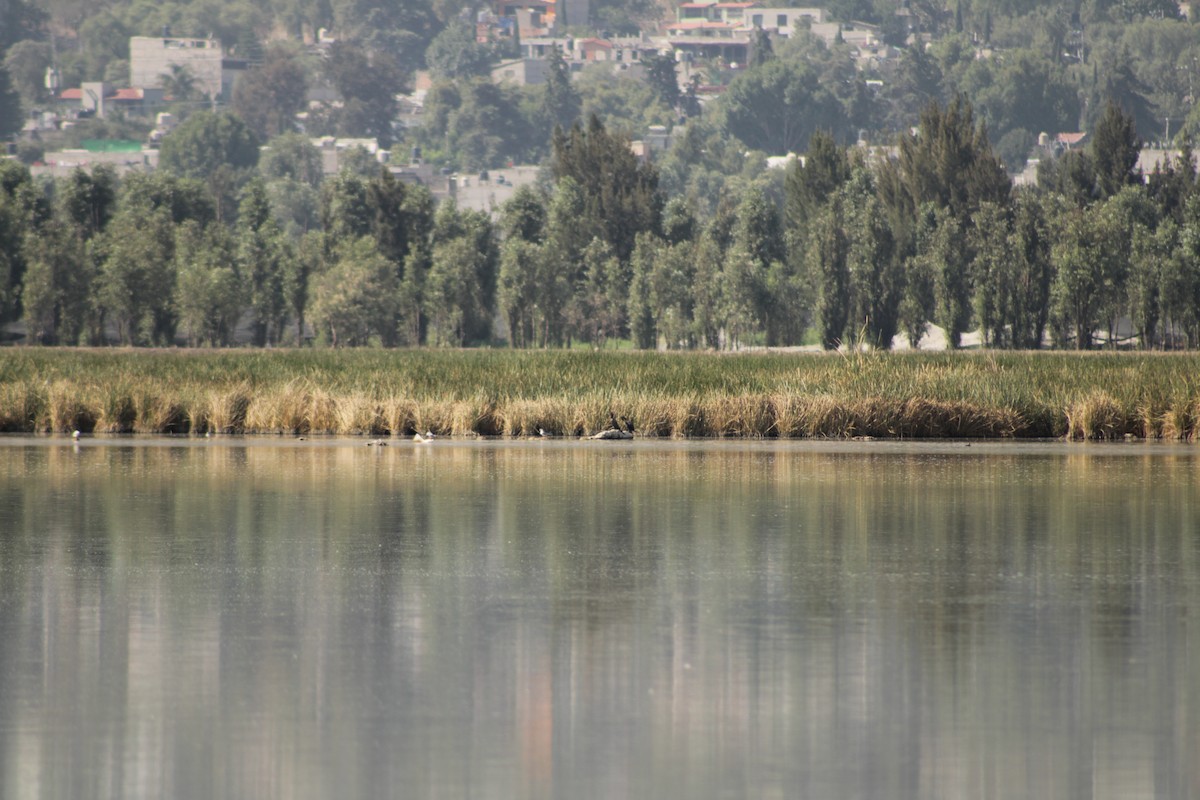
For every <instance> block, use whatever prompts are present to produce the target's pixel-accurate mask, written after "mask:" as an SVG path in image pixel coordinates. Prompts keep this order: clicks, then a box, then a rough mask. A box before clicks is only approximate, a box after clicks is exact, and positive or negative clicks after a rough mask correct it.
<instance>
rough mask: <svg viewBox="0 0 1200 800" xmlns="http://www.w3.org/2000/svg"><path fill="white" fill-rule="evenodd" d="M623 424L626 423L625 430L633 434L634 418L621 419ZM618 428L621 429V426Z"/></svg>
mask: <svg viewBox="0 0 1200 800" xmlns="http://www.w3.org/2000/svg"><path fill="white" fill-rule="evenodd" d="M621 422H623V423H625V426H624V430H626V431H628V432H629V433H633V418H632V417H621ZM618 428H620V426H618Z"/></svg>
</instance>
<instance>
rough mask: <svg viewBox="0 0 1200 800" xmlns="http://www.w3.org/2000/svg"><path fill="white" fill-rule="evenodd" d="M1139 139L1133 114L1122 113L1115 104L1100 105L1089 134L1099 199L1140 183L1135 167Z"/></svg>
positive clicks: (1139, 174)
mask: <svg viewBox="0 0 1200 800" xmlns="http://www.w3.org/2000/svg"><path fill="white" fill-rule="evenodd" d="M1141 150H1142V141H1141V140H1140V139H1139V138H1138V135H1137V126H1136V124H1135V123H1134V119H1133V115H1132V114H1126V113H1125V112H1124V111H1122V110H1121V107H1120V106H1118V105H1117V104H1116V103H1113V102H1112V101H1109V102H1108V103H1107V104H1106V105H1105V107H1104V113H1103V114H1101V116H1100V121H1099V122H1097V123H1096V131H1095V133H1094V134H1093V136H1092V146H1091V155H1092V163H1093V165H1094V169H1095V175H1096V189H1097V192H1098V194H1099V197H1100V199H1105V198H1108V197H1112V196H1113V195H1115V194H1116V193H1117V192H1119V191H1121V188H1122V187H1124V186H1132V185H1135V184H1141V182H1142V176H1141V172H1140V171H1139V170H1138V168H1137V161H1138V154H1139V153H1140V152H1141Z"/></svg>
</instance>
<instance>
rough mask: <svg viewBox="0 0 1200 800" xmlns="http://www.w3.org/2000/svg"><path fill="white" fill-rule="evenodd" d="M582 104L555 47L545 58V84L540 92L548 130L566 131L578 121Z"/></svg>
mask: <svg viewBox="0 0 1200 800" xmlns="http://www.w3.org/2000/svg"><path fill="white" fill-rule="evenodd" d="M581 107H582V103H581V102H580V99H579V92H577V91H575V87H574V86H572V85H571V71H570V69H569V68H568V67H567V62H566V61H565V60H563V57H562V53H561V52H560V51H559V49H558V48H557V47H554V48H551V50H550V55H549V56H547V57H546V84H545V87H544V89H543V90H542V104H541V114H542V119H543V120H544V121H545V125H546V127H547V128H549V129H550V130H556V129H562V130H564V131H565V130H568V129H569V128H570V127H571V126H572V125H574V124H575V122H576V120H578V119H579V110H580V108H581Z"/></svg>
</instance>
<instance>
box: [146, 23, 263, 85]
mask: <svg viewBox="0 0 1200 800" xmlns="http://www.w3.org/2000/svg"><path fill="white" fill-rule="evenodd" d="M172 66H180V67H186V68H187V71H188V72H189V73H190V74H191V76H192V79H193V80H194V81H195V86H196V90H197V91H199V92H200V94H202V95H204V96H205V97H208V98H213V99H215V98H219V97H227V96H228V95H229V92H230V91H231V90H232V88H233V82H234V80H235V79H236V78H237V76H238V75H239V74H241V72H242V71H244V70H245V69H246V62H245V61H244V60H242V59H235V58H228V57H227V56H226V55H225V51H224V49H223V48H222V47H221V43H220V42H219V41H217V40H216V39H182V38H177V37H169V36H168V37H156V36H134V37H131V38H130V40H129V83H130V85H131V86H133V87H134V88H135V89H149V88H158V87H159V86H161V80H160V79H161V78H162V77H163V76H164V75H170V74H171V67H172Z"/></svg>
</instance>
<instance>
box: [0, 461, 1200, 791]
mask: <svg viewBox="0 0 1200 800" xmlns="http://www.w3.org/2000/svg"><path fill="white" fill-rule="evenodd" d="M1100 452H1101V453H1111V454H1112V455H1097V452H1096V451H1095V450H1092V451H1079V450H1075V449H1072V448H1066V447H1064V448H1063V451H1062V452H1055V453H1050V454H1041V455H1029V454H1023V453H1022V451H1020V450H1017V449H1015V448H1014V449H1013V450H1012V453H1011V454H1006V453H1005V451H1000V452H995V451H992V452H988V453H986V454H983V455H967V454H965V452H954V451H952V450H951V449H950V448H946V449H943V450H936V451H932V450H918V451H912V452H908V451H904V450H899V449H892V448H887V449H883V448H881V450H880V451H874V450H863V449H851V448H844V449H838V448H827V449H823V450H822V449H812V448H806V447H772V446H769V445H764V446H762V447H753V446H739V447H724V446H721V445H713V446H699V447H697V446H678V445H672V446H668V447H664V448H662V449H644V450H643V449H634V450H629V449H624V448H623V449H613V448H598V447H590V446H584V445H574V444H572V445H562V446H560V445H557V444H552V445H540V444H529V445H512V444H505V445H496V446H490V445H468V446H447V447H435V448H423V449H422V448H410V447H404V446H393V447H391V448H386V449H368V448H363V447H361V445H359V446H353V445H349V444H344V443H343V444H339V443H334V442H322V441H317V442H316V443H314V444H312V445H311V446H301V445H300V444H297V443H293V442H279V443H272V442H264V441H263V440H254V441H252V442H251V443H250V444H249V445H248V446H237V445H234V446H225V445H217V446H211V445H205V444H200V443H196V442H187V443H181V444H179V445H178V446H170V445H163V446H158V445H156V446H148V447H147V446H135V445H130V446H102V447H93V446H81V447H77V448H72V447H71V446H63V447H59V446H46V445H38V446H34V447H28V448H17V447H6V448H0V515H2V517H3V519H4V521H5V526H6V527H7V530H8V532H7V533H6V534H4V535H3V536H2V537H0V564H3V565H6V566H5V567H3V568H0V599H2V601H3V608H4V611H5V613H4V614H3V615H0V636H2V637H3V638H2V641H4V642H5V643H6V646H5V647H4V648H3V649H2V650H0V678H3V680H2V681H0V683H3V684H4V685H6V686H7V687H8V690H7V691H4V692H2V693H0V730H9V731H17V732H18V734H19V735H15V736H13V737H9V738H7V739H5V738H2V737H0V742H6V744H5V745H4V752H0V759H2V761H0V763H3V764H23V763H27V759H30V758H32V759H33V760H34V761H35V762H37V763H40V764H42V765H43V768H42V769H41V770H40V771H39V774H42V775H46V776H55V775H59V774H69V773H71V772H72V771H75V772H78V771H80V770H82V771H83V772H84V773H85V774H88V775H99V774H104V775H107V776H108V777H107V778H106V779H105V780H106V783H104V785H106V786H110V787H112V788H111V791H109V792H108V794H109V795H122V794H136V793H138V791H140V789H141V788H143V787H145V786H148V785H153V786H155V787H160V786H161V787H166V789H167V790H170V789H171V788H179V787H183V786H196V785H209V783H210V782H211V781H212V776H213V775H215V774H225V775H227V776H228V777H227V778H226V784H225V785H224V788H222V787H219V786H218V787H215V790H214V792H213V793H214V794H218V795H220V794H226V795H234V794H242V795H244V794H247V793H267V794H288V795H291V796H324V795H328V794H332V793H337V794H339V795H341V796H356V795H366V794H372V793H376V794H377V793H378V790H379V789H380V787H386V786H395V785H404V786H406V787H410V788H411V790H412V792H413V793H414V794H418V795H425V796H427V795H429V794H432V793H434V792H435V790H437V789H439V787H440V789H441V790H444V791H447V792H449V793H451V794H458V795H473V794H480V793H483V789H484V788H485V787H487V788H488V789H489V791H491V792H492V793H498V794H519V795H522V796H529V797H537V796H563V795H566V796H575V795H578V796H583V797H587V796H609V795H630V794H641V795H647V794H655V793H664V794H667V793H669V794H681V793H683V794H690V795H693V796H707V795H712V794H715V793H718V792H720V791H725V792H727V793H734V794H754V795H758V794H763V793H765V792H769V791H771V790H778V791H782V792H785V793H786V794H788V795H793V796H794V795H795V794H796V793H799V794H804V795H807V796H828V795H829V794H831V793H833V794H840V795H863V796H884V795H886V796H939V795H946V796H965V794H970V793H971V792H970V791H968V789H967V787H978V786H980V785H987V786H993V787H995V793H996V794H997V796H1005V795H1011V796H1035V795H1042V796H1059V795H1064V794H1071V793H1075V792H1076V791H1078V790H1079V788H1080V786H1081V785H1082V783H1083V782H1085V781H1098V780H1103V781H1105V782H1106V783H1107V784H1108V785H1112V786H1118V787H1119V786H1125V787H1127V788H1130V789H1138V788H1144V787H1146V786H1150V787H1152V788H1153V789H1154V790H1155V791H1156V792H1159V793H1160V794H1161V792H1162V791H1163V790H1166V794H1167V795H1168V796H1178V795H1179V793H1172V792H1170V791H1169V789H1170V788H1171V787H1180V786H1182V785H1183V782H1184V781H1186V780H1194V779H1195V775H1194V773H1193V772H1192V770H1194V767H1192V766H1191V762H1190V761H1189V760H1188V759H1187V757H1186V754H1187V753H1188V752H1190V751H1194V749H1195V746H1196V744H1197V736H1196V730H1197V723H1198V722H1200V720H1198V719H1197V712H1196V709H1197V701H1198V700H1200V698H1197V696H1196V689H1195V688H1194V687H1193V686H1192V683H1193V682H1192V681H1191V680H1190V672H1189V670H1188V668H1187V665H1188V664H1189V663H1190V662H1191V661H1194V659H1195V658H1196V657H1197V655H1200V654H1198V653H1197V652H1196V645H1195V644H1194V643H1192V642H1190V641H1189V640H1188V637H1187V636H1186V618H1185V616H1184V615H1183V614H1182V612H1181V610H1182V609H1183V608H1185V607H1186V606H1187V605H1188V604H1189V603H1191V602H1194V601H1195V600H1196V591H1197V589H1196V583H1197V575H1200V571H1198V567H1200V564H1198V563H1197V558H1196V553H1195V541H1194V539H1195V536H1194V530H1195V529H1196V527H1197V524H1196V523H1197V519H1198V516H1200V515H1198V513H1197V509H1196V506H1195V500H1194V499H1193V498H1194V497H1195V489H1196V480H1197V471H1196V470H1195V469H1194V460H1193V459H1192V457H1190V456H1179V457H1175V456H1164V455H1160V454H1158V453H1157V452H1154V451H1143V452H1142V453H1141V454H1138V455H1124V454H1122V453H1121V452H1120V451H1116V450H1107V451H1100ZM10 520H11V525H8V521H10ZM13 565H16V566H15V567H14V566H13ZM9 642H14V643H16V644H15V646H13V647H9V646H8V644H7V643H9ZM61 720H71V721H74V722H76V723H77V724H75V725H74V726H72V730H64V729H63V728H62V727H61V726H60V725H57V724H55V721H61ZM98 731H99V733H98ZM196 742H201V743H202V746H200V747H197V746H196ZM64 753H66V754H69V759H70V762H71V763H69V764H66V765H64V764H62V763H60V761H61V759H63V758H64V757H65V756H64ZM114 754H119V757H118V756H117V755H114ZM1118 754H1123V757H1122V758H1116V757H1115V756H1116V755H1118ZM1108 755H1112V756H1113V758H1109V757H1107V756H1108ZM117 762H119V763H122V764H129V765H131V766H130V767H129V771H128V772H119V773H118V774H115V775H114V774H111V772H112V769H113V767H112V765H113V764H114V763H117ZM463 764H470V765H471V768H470V769H463ZM679 765H686V767H687V769H686V770H684V771H683V772H682V774H681V773H680V772H679V770H677V769H676V767H678V766H679ZM1148 765H1149V766H1148ZM64 767H65V768H66V769H65V770H64ZM214 767H219V768H220V771H219V772H216V771H214ZM1141 770H1149V771H1150V773H1151V774H1143V772H1141ZM0 773H2V774H5V775H11V774H22V775H24V774H26V773H17V772H14V771H12V770H8V769H5V770H3V771H0ZM1012 776H1021V777H1020V778H1014V777H1012ZM6 780H8V779H7V778H6ZM39 780H46V781H49V784H48V785H47V787H46V788H47V789H48V791H46V792H45V794H47V795H55V794H70V784H69V783H68V782H67V781H68V779H67V778H62V779H59V778H55V777H46V778H42V779H39ZM59 780H61V781H63V783H61V784H60V783H57V781H59ZM1147 781H1148V783H1147ZM835 782H836V783H835ZM1089 785H1090V784H1089ZM497 787H500V788H497ZM505 787H507V788H505ZM1164 787H1165V789H1164ZM635 788H636V791H635ZM177 793H179V792H177ZM0 794H4V795H5V796H8V795H9V794H10V792H7V791H0Z"/></svg>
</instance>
